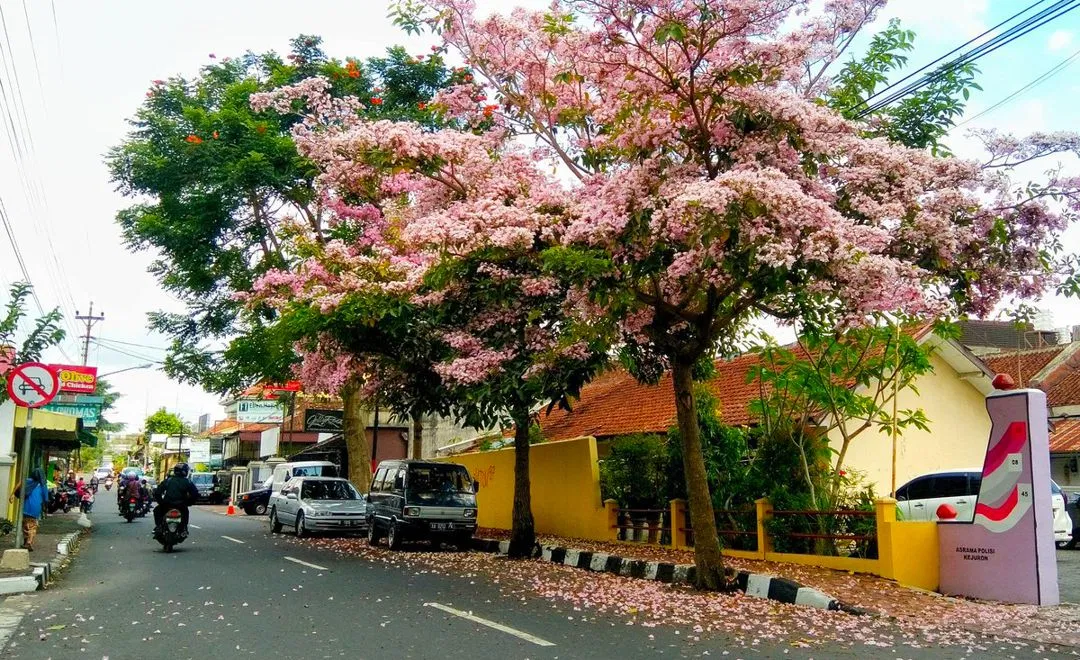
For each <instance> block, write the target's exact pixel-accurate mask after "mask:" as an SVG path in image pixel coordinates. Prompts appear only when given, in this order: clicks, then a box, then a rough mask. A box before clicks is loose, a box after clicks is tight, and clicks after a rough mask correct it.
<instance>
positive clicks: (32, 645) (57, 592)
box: [0, 497, 992, 660]
mask: <svg viewBox="0 0 1080 660" xmlns="http://www.w3.org/2000/svg"><path fill="white" fill-rule="evenodd" d="M221 511H222V509H221V508H220V507H213V508H210V507H207V508H196V510H194V511H193V512H192V519H191V522H192V524H193V526H195V528H193V529H192V534H191V536H190V537H189V538H188V540H187V541H186V542H185V543H184V544H183V545H181V546H179V547H178V549H177V551H176V552H174V553H173V554H168V555H167V554H164V553H163V552H161V550H160V546H159V545H158V544H157V543H156V542H154V541H153V540H152V538H151V537H150V529H151V526H152V520H151V519H150V518H145V519H140V520H136V521H135V522H133V523H130V524H128V523H125V522H124V521H123V519H121V518H119V517H118V516H117V515H116V513H115V502H114V501H113V498H111V497H101V498H99V499H98V504H97V510H96V511H95V513H94V515H93V518H94V520H95V529H94V531H93V534H92V535H91V536H90V537H88V538H87V539H86V540H85V541H84V542H83V545H82V547H81V548H80V550H79V553H78V556H77V557H76V559H75V564H74V566H73V568H72V569H71V570H70V571H69V572H68V574H67V575H66V576H65V577H64V578H63V579H62V581H61V582H60V583H59V584H58V585H57V586H56V587H54V588H51V589H49V590H48V591H45V592H39V593H37V594H33V595H31V596H25V597H21V599H20V600H18V601H13V602H15V603H17V604H18V607H24V608H25V609H26V610H27V614H26V615H25V616H24V617H23V618H22V619H21V621H20V622H19V623H18V624H17V628H15V629H14V633H13V635H12V636H11V641H10V643H9V645H8V648H7V649H0V657H3V658H76V657H86V658H106V657H107V658H109V659H110V660H121V659H127V658H169V659H170V660H173V659H177V660H178V659H180V658H199V659H200V660H208V659H209V660H217V659H219V658H237V657H243V656H255V657H260V658H270V657H272V658H305V659H306V658H337V657H347V658H469V659H470V660H482V659H486V658H640V657H655V656H664V657H700V656H706V655H707V656H710V657H724V656H728V657H740V656H744V657H746V656H747V655H748V654H747V651H746V650H744V649H741V648H740V649H739V650H738V651H735V650H734V648H735V647H734V646H733V645H730V644H729V640H727V639H725V638H724V637H722V636H714V637H706V638H703V639H701V641H700V642H698V643H695V644H693V645H690V644H688V643H687V640H686V639H685V637H679V636H678V635H677V634H676V631H675V630H672V629H666V628H663V627H656V628H651V629H645V628H642V627H636V626H635V627H628V626H626V625H624V621H622V620H620V619H615V618H611V619H608V618H605V617H604V616H597V617H590V618H589V619H588V621H582V620H581V618H580V617H572V616H568V615H567V614H568V613H567V612H566V611H564V610H560V609H559V608H558V607H554V606H553V605H552V603H551V602H549V601H546V600H541V599H535V600H529V599H524V600H523V599H513V598H508V597H506V596H503V595H502V594H501V593H500V592H499V590H498V588H497V586H495V585H490V584H488V583H486V582H485V581H483V580H479V579H470V578H469V577H467V576H461V577H458V576H445V575H432V574H430V573H423V572H416V571H413V570H410V569H408V568H405V567H402V566H394V565H386V564H383V563H378V562H373V561H369V560H365V559H362V558H349V557H339V556H337V555H334V554H331V553H326V552H322V551H319V550H317V549H311V548H306V547H304V546H301V545H297V544H292V543H286V542H284V541H282V540H279V539H278V537H275V536H273V535H271V534H269V532H268V525H267V524H266V523H265V521H264V520H263V519H257V518H251V517H247V516H243V515H240V516H236V517H226V516H223V515H220V513H219V512H221ZM305 563H306V564H305ZM2 609H3V603H2V602H0V610H2ZM463 615H464V616H463ZM469 616H473V617H480V618H481V619H483V620H484V621H477V620H476V619H470V618H468V617H469ZM729 649H732V650H731V651H730V652H729V651H728V650H729ZM867 651H868V649H848V648H835V649H831V648H823V647H817V648H815V649H812V650H803V649H795V648H791V647H790V646H788V645H786V644H783V643H778V644H777V645H776V646H768V645H764V644H763V645H761V646H759V647H756V648H755V649H754V651H753V653H750V654H749V656H750V657H785V658H791V657H815V656H816V657H818V658H822V657H829V658H854V657H866V656H867V655H870V654H869V653H867ZM880 651H881V652H882V653H883V655H882V657H890V658H892V657H896V654H895V652H894V651H893V652H890V651H889V650H888V649H880ZM902 653H903V656H904V657H957V649H918V650H913V649H904V651H903V652H902ZM982 657H992V656H991V655H988V654H983V655H982Z"/></svg>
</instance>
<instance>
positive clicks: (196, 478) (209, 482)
mask: <svg viewBox="0 0 1080 660" xmlns="http://www.w3.org/2000/svg"><path fill="white" fill-rule="evenodd" d="M191 482H192V483H193V484H195V488H197V489H198V490H199V501H200V502H209V503H210V504H221V503H222V502H223V501H224V500H225V494H224V493H222V492H221V489H220V488H218V482H217V475H215V474H214V473H213V472H192V473H191Z"/></svg>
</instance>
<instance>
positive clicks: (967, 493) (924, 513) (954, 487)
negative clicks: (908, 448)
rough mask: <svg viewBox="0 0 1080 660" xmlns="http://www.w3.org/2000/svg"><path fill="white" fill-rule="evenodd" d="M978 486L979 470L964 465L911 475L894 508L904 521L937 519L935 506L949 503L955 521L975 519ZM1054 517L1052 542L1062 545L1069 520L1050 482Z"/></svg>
mask: <svg viewBox="0 0 1080 660" xmlns="http://www.w3.org/2000/svg"><path fill="white" fill-rule="evenodd" d="M981 485H982V470H981V469H978V468H968V469H963V470H946V471H943V472H932V473H930V474H924V475H922V476H919V477H915V478H914V479H912V480H911V481H909V482H907V483H906V484H904V485H903V486H901V487H900V488H897V489H896V499H897V503H896V507H897V510H898V511H899V512H900V515H901V516H902V518H903V519H904V520H938V519H939V518H938V515H937V511H938V507H940V506H941V505H942V504H951V505H952V506H953V508H955V509H956V518H955V520H958V521H964V522H969V521H971V520H974V518H975V503H976V501H977V500H978V497H979V487H980V486H981ZM1050 488H1051V503H1052V505H1053V516H1054V541H1055V543H1057V544H1058V546H1059V547H1060V546H1064V545H1065V544H1067V543H1068V542H1070V541H1071V540H1072V537H1073V534H1072V529H1073V525H1072V521H1071V520H1070V519H1069V515H1068V514H1067V513H1066V512H1065V500H1064V497H1062V493H1061V488H1059V487H1058V485H1057V484H1056V483H1054V481H1053V480H1051V481H1050Z"/></svg>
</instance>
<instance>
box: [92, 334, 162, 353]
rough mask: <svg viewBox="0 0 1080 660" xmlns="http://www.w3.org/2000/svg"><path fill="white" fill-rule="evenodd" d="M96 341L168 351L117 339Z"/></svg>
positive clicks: (99, 339)
mask: <svg viewBox="0 0 1080 660" xmlns="http://www.w3.org/2000/svg"><path fill="white" fill-rule="evenodd" d="M98 341H103V342H107V343H109V344H120V345H122V346H136V347H138V348H151V349H153V350H155V351H168V350H169V349H168V348H165V347H162V346H151V345H150V344H136V343H135V342H130V341H120V340H119V339H108V338H106V337H98Z"/></svg>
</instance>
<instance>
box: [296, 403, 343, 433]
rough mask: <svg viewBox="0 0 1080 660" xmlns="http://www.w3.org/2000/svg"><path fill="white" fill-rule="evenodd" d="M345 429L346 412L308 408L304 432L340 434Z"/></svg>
mask: <svg viewBox="0 0 1080 660" xmlns="http://www.w3.org/2000/svg"><path fill="white" fill-rule="evenodd" d="M344 429H345V411H343V410H319V409H318V408H308V409H307V410H305V411H304V430H305V431H308V432H311V433H340V432H341V431H343V430H344Z"/></svg>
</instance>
